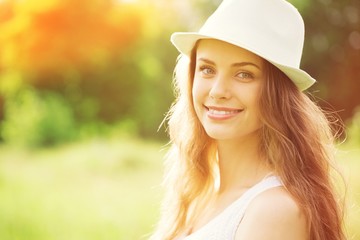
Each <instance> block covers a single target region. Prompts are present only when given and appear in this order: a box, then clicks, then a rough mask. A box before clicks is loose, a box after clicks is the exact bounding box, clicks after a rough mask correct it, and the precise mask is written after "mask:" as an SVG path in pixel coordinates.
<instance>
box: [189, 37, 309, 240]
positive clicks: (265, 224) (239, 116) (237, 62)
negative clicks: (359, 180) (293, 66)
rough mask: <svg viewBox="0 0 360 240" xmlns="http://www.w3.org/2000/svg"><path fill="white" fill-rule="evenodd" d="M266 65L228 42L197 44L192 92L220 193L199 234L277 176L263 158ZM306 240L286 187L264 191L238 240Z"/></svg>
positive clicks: (203, 213) (202, 215)
mask: <svg viewBox="0 0 360 240" xmlns="http://www.w3.org/2000/svg"><path fill="white" fill-rule="evenodd" d="M263 66H264V60H263V59H262V58H261V57H259V56H257V55H255V54H253V53H251V52H249V51H247V50H245V49H242V48H239V47H237V46H234V45H231V44H229V43H226V42H222V41H218V40H213V39H205V40H201V41H200V42H199V44H198V48H197V52H196V67H195V74H194V83H193V89H192V95H193V104H194V108H195V111H196V114H197V116H198V118H199V120H200V122H201V123H202V125H203V126H204V129H205V131H206V132H207V134H208V135H209V136H210V137H211V138H213V139H215V140H216V143H217V147H218V158H219V171H220V172H219V173H220V187H219V190H218V192H217V193H216V194H215V195H214V196H213V197H212V198H211V199H210V200H209V202H208V206H206V207H204V208H203V210H202V211H200V212H199V214H198V215H199V216H200V217H199V218H197V219H196V220H195V222H194V223H193V228H192V229H191V231H190V232H195V231H197V230H198V229H199V228H201V227H202V226H204V225H206V224H207V223H208V222H209V221H210V220H211V219H213V218H214V217H216V216H217V215H218V214H219V213H221V212H222V211H223V210H224V209H225V208H226V207H227V206H229V204H231V203H232V202H233V201H235V200H236V199H238V198H239V197H240V196H241V195H242V194H243V193H244V192H245V191H246V190H248V189H249V188H250V187H252V186H253V185H255V184H256V183H258V182H259V181H260V180H261V179H263V178H264V177H265V176H266V175H267V174H269V173H271V172H273V170H272V169H271V168H270V167H268V166H267V165H266V164H265V160H264V159H263V158H262V156H260V154H259V151H258V149H259V142H260V137H259V131H260V129H261V127H262V122H261V120H260V117H259V97H260V92H261V87H262V86H263V84H264V81H266V79H265V76H264V73H263ZM250 239H251V240H260V239H261V240H263V239H267V240H278V239H279V240H280V239H293V240H300V239H301V240H304V239H307V238H306V221H305V218H304V216H303V214H302V212H301V211H300V209H299V207H298V205H297V204H296V202H295V201H294V200H293V199H292V198H291V196H290V195H289V194H288V193H287V192H286V190H285V189H284V188H282V187H278V188H274V189H270V190H267V191H265V192H264V193H262V194H260V195H259V196H258V197H256V198H255V199H254V201H253V202H252V203H251V204H250V205H249V207H248V209H247V212H246V214H245V217H244V219H243V220H242V222H241V224H240V226H239V228H238V231H237V234H236V240H250Z"/></svg>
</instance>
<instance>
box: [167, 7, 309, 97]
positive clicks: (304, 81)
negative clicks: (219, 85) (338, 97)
mask: <svg viewBox="0 0 360 240" xmlns="http://www.w3.org/2000/svg"><path fill="white" fill-rule="evenodd" d="M304 31H305V30H304V22H303V19H302V17H301V15H300V13H299V12H298V10H297V9H296V8H295V7H294V6H293V5H291V4H290V3H288V2H287V1H285V0H224V1H223V2H222V3H221V4H220V6H219V7H218V8H217V9H216V11H215V12H214V13H213V14H212V15H211V16H210V17H209V18H208V19H207V21H206V22H205V23H204V25H203V26H202V27H201V29H200V30H199V31H198V32H176V33H173V34H172V36H171V42H172V43H173V45H174V46H175V47H176V48H177V49H178V50H179V52H180V53H182V54H184V55H186V56H190V53H191V51H192V49H193V47H194V46H195V43H196V42H197V41H198V40H200V39H208V38H209V39H217V40H221V41H225V42H228V43H231V44H233V45H236V46H239V47H242V48H244V49H247V50H249V51H251V52H253V53H255V54H257V55H259V56H260V57H262V58H264V59H266V60H267V61H269V62H270V63H272V64H273V65H275V66H276V67H277V68H279V69H280V70H281V71H282V72H284V73H285V74H286V75H287V76H288V77H289V78H290V79H291V80H292V81H293V82H294V83H295V85H296V86H297V87H298V88H299V89H300V90H305V89H307V88H309V87H310V86H311V85H313V84H314V83H315V82H316V81H315V79H313V78H312V77H311V76H310V75H309V74H308V73H306V72H305V71H303V70H301V69H300V62H301V56H302V50H303V44H304Z"/></svg>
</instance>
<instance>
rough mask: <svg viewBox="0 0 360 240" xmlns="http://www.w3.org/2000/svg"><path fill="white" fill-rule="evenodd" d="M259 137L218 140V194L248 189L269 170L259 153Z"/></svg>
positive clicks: (255, 134) (256, 135)
mask: <svg viewBox="0 0 360 240" xmlns="http://www.w3.org/2000/svg"><path fill="white" fill-rule="evenodd" d="M259 140H260V139H259V135H258V133H254V134H253V135H251V136H247V137H246V138H244V139H240V140H236V141H235V140H224V141H223V140H219V141H218V158H219V173H220V188H219V193H220V194H221V193H223V192H228V191H232V190H236V189H239V188H248V187H251V186H252V185H254V184H255V183H257V182H258V181H260V180H261V179H262V178H263V177H264V176H265V175H266V174H268V173H269V172H270V169H269V168H268V167H266V164H265V160H264V159H263V158H262V157H261V156H260V153H259Z"/></svg>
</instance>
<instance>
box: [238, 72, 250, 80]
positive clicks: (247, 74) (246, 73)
mask: <svg viewBox="0 0 360 240" xmlns="http://www.w3.org/2000/svg"><path fill="white" fill-rule="evenodd" d="M241 74H245V75H246V77H240V76H239V75H241ZM236 76H239V77H240V78H241V79H253V78H254V75H253V74H251V73H249V72H240V73H238V74H237V75H236Z"/></svg>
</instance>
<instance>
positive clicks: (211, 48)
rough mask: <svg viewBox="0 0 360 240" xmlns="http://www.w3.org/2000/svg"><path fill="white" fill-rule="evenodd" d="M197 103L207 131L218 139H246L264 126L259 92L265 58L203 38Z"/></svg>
mask: <svg viewBox="0 0 360 240" xmlns="http://www.w3.org/2000/svg"><path fill="white" fill-rule="evenodd" d="M195 61H196V66H195V74H194V83H193V89H192V94H193V104H194V108H195V111H196V114H197V116H198V118H199V120H200V122H201V123H202V125H203V126H204V128H205V131H206V132H207V134H208V135H209V136H210V137H212V138H214V139H216V140H231V139H234V140H235V139H242V138H244V137H247V136H249V135H251V134H254V133H256V132H257V130H259V129H260V128H261V126H262V123H261V121H260V118H259V95H260V89H261V87H262V85H263V84H264V73H263V65H264V61H263V59H262V58H260V57H259V56H257V55H255V54H253V53H251V52H249V51H247V50H245V49H242V48H239V47H236V46H234V45H231V44H228V43H225V42H222V41H218V40H213V39H206V40H201V41H200V42H199V44H198V48H197V51H196V59H195Z"/></svg>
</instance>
